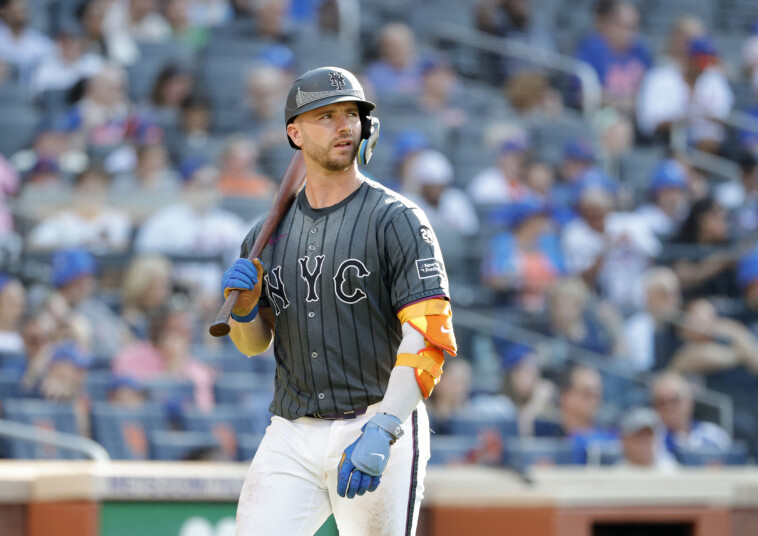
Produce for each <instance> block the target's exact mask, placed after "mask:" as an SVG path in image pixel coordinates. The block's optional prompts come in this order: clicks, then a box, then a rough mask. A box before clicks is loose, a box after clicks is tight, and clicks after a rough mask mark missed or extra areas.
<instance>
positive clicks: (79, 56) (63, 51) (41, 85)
mask: <svg viewBox="0 0 758 536" xmlns="http://www.w3.org/2000/svg"><path fill="white" fill-rule="evenodd" d="M56 45H57V49H56V50H55V53H53V54H50V55H48V56H46V57H45V58H44V59H43V60H42V62H41V63H40V65H39V66H38V67H37V69H36V70H35V71H34V73H33V74H32V79H31V81H30V89H31V92H32V94H33V95H35V96H38V95H40V94H41V93H43V92H45V91H50V90H62V89H69V88H71V87H73V86H74V85H75V84H76V83H77V82H79V81H80V80H82V79H85V78H89V77H91V76H94V75H95V74H96V73H97V72H98V71H99V70H100V68H101V67H102V66H103V63H104V60H103V58H102V57H101V56H98V55H97V54H95V53H93V52H87V51H85V49H84V40H83V34H82V30H81V28H79V27H78V25H75V24H74V23H70V24H64V25H62V26H61V27H60V28H59V29H58V31H57V34H56Z"/></svg>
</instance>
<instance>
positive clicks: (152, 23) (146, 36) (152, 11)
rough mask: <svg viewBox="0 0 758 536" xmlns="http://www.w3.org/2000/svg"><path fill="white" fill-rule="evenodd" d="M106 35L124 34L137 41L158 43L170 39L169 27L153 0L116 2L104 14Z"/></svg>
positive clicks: (120, 0) (118, 0) (117, 0)
mask: <svg viewBox="0 0 758 536" xmlns="http://www.w3.org/2000/svg"><path fill="white" fill-rule="evenodd" d="M103 24H104V27H105V30H106V32H107V33H115V34H120V33H126V34H129V35H130V36H131V37H133V38H134V39H136V40H138V41H146V42H154V43H160V42H165V41H168V40H169V39H171V34H172V31H171V26H170V25H169V24H168V22H166V19H164V18H163V15H161V14H160V12H159V11H158V4H157V2H156V1H155V0H126V1H125V0H116V1H115V2H112V3H111V4H110V5H109V7H108V8H107V10H106V12H105V20H104V21H103Z"/></svg>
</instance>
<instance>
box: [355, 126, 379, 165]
mask: <svg viewBox="0 0 758 536" xmlns="http://www.w3.org/2000/svg"><path fill="white" fill-rule="evenodd" d="M377 141H379V119H377V118H376V117H372V116H370V115H368V114H366V115H363V114H362V115H361V143H360V145H359V146H358V162H360V163H361V164H362V165H364V166H365V165H366V164H368V162H369V160H371V155H372V154H374V147H376V142H377Z"/></svg>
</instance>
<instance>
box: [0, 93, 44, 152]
mask: <svg viewBox="0 0 758 536" xmlns="http://www.w3.org/2000/svg"><path fill="white" fill-rule="evenodd" d="M39 120H40V117H39V114H38V113H37V111H36V110H35V109H34V108H32V107H31V106H18V105H16V106H14V105H4V106H3V107H2V108H0V153H1V154H2V155H3V156H6V157H10V156H12V155H13V154H15V153H16V152H18V151H20V150H21V149H24V148H26V147H29V146H30V145H31V143H32V141H33V138H34V132H35V130H36V128H37V125H38V124H39Z"/></svg>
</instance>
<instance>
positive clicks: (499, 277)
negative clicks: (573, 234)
mask: <svg viewBox="0 0 758 536" xmlns="http://www.w3.org/2000/svg"><path fill="white" fill-rule="evenodd" d="M497 212H498V213H499V214H498V216H497V218H498V219H501V218H502V219H503V220H504V221H505V223H506V227H507V228H508V229H509V230H508V231H505V232H499V233H497V234H495V235H494V236H493V237H492V238H491V239H490V245H489V249H488V251H486V252H485V253H484V261H483V265H482V280H483V282H484V284H485V285H487V286H488V287H489V288H491V289H493V290H496V291H498V292H500V293H508V294H510V295H512V296H513V297H514V298H515V304H516V305H517V306H518V307H519V308H523V309H524V310H525V311H527V312H529V313H540V312H542V311H543V310H544V308H545V294H546V292H547V289H548V288H549V287H550V285H551V284H553V283H554V282H555V281H557V280H558V279H559V278H560V277H561V276H562V275H563V274H564V273H565V267H564V264H563V254H562V252H561V248H560V242H559V241H558V237H557V236H556V234H555V232H554V231H553V229H552V228H551V221H550V217H549V214H548V207H547V206H546V205H545V204H544V203H542V202H541V201H537V200H535V199H527V200H524V201H520V202H516V203H511V204H508V205H505V206H504V207H503V208H502V209H499V210H498V211H497Z"/></svg>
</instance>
